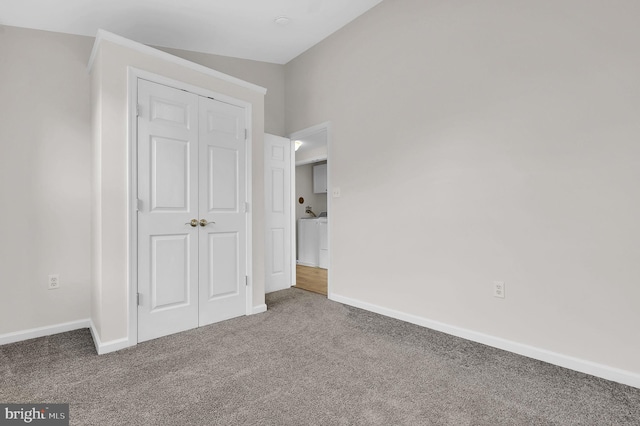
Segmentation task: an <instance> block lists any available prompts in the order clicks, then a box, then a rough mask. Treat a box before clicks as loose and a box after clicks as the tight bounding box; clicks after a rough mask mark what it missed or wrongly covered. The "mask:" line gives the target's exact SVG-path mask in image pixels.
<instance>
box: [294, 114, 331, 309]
mask: <svg viewBox="0 0 640 426" xmlns="http://www.w3.org/2000/svg"><path fill="white" fill-rule="evenodd" d="M331 127H332V126H331V122H330V121H325V122H323V123H320V124H316V125H315V126H311V127H307V128H305V129H302V130H298V131H297V132H293V133H290V134H289V139H291V143H292V144H295V142H294V141H295V140H296V139H303V138H305V137H307V136H310V135H313V134H316V133H318V132H321V131H322V130H326V132H327V155H326V157H325V156H321V157H318V158H313V159H310V160H307V161H301V162H300V163H296V161H295V149H292V151H293V153H292V155H293V161H292V162H291V169H292V175H291V182H292V185H291V201H292V203H291V204H292V206H293V207H292V209H293V210H292V216H291V218H292V220H291V222H292V229H291V243H292V244H293V245H292V248H293V250H291V256H292V258H293V259H292V262H291V276H292V280H291V283H292V284H291V285H292V286H294V285H296V250H295V248H296V246H297V240H296V219H295V217H296V216H295V205H296V204H295V203H296V192H295V191H296V188H295V177H296V166H299V165H303V164H308V163H314V162H318V161H324V160H327V212H328V213H329V215H330V216H331V217H330V218H329V220H328V223H327V226H328V232H329V236H328V237H327V247H328V249H329V262H328V263H329V265H328V270H327V298H328V299H331V298H332V297H333V292H332V290H331V281H332V279H331V278H332V271H333V268H332V267H331V256H332V250H331V229H332V223H333V206H332V202H331V199H332V198H333V197H332V196H331V194H332V191H331V188H332V186H331V166H330V165H331V133H332V132H331Z"/></svg>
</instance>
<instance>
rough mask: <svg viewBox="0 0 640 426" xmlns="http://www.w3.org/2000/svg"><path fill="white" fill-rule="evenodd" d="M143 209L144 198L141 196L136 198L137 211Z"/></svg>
mask: <svg viewBox="0 0 640 426" xmlns="http://www.w3.org/2000/svg"><path fill="white" fill-rule="evenodd" d="M140 210H142V200H141V199H140V198H137V199H136V211H140Z"/></svg>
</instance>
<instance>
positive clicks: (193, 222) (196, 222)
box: [185, 219, 198, 228]
mask: <svg viewBox="0 0 640 426" xmlns="http://www.w3.org/2000/svg"><path fill="white" fill-rule="evenodd" d="M185 225H191V226H193V227H194V228H195V227H196V226H198V219H191V222H187V223H185Z"/></svg>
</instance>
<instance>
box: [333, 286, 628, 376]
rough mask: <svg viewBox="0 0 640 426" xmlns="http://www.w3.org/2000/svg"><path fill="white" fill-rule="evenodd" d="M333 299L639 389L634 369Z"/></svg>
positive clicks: (335, 299) (354, 301) (348, 299)
mask: <svg viewBox="0 0 640 426" xmlns="http://www.w3.org/2000/svg"><path fill="white" fill-rule="evenodd" d="M329 299H330V300H333V301H335V302H339V303H342V304H345V305H349V306H354V307H356V308H360V309H364V310H366V311H371V312H375V313H377V314H380V315H384V316H387V317H391V318H395V319H399V320H402V321H406V322H409V323H412V324H416V325H420V326H423V327H427V328H430V329H433V330H437V331H441V332H443V333H447V334H451V335H453V336H457V337H462V338H463V339H467V340H471V341H473V342H477V343H482V344H484V345H487V346H492V347H494V348H498V349H502V350H505V351H509V352H513V353H516V354H519V355H523V356H526V357H529V358H533V359H537V360H539V361H544V362H548V363H550V364H554V365H558V366H560V367H564V368H568V369H570V370H574V371H579V372H581V373H585V374H590V375H592V376H596V377H600V378H603V379H606V380H611V381H614V382H618V383H622V384H625V385H628V386H633V387H635V388H640V374H637V373H633V372H631V371H626V370H621V369H618V368H614V367H609V366H607V365H604V364H598V363H595V362H591V361H587V360H584V359H580V358H574V357H571V356H567V355H562V354H559V353H556V352H551V351H548V350H546V349H541V348H537V347H534V346H529V345H525V344H522V343H517V342H513V341H511V340H506V339H502V338H500V337H495V336H491V335H488V334H484V333H479V332H477V331H473V330H468V329H465V328H461V327H457V326H453V325H449V324H445V323H442V322H439V321H434V320H430V319H428V318H423V317H419V316H417V315H412V314H407V313H405V312H400V311H396V310H393V309H388V308H385V307H382V306H378V305H374V304H371V303H367V302H363V301H360V300H357V299H352V298H349V297H344V296H340V295H337V294H335V293H330V294H329Z"/></svg>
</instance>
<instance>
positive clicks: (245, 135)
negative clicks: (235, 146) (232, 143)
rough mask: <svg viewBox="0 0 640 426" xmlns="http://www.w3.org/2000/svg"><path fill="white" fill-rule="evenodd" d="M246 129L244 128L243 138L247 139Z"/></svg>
mask: <svg viewBox="0 0 640 426" xmlns="http://www.w3.org/2000/svg"><path fill="white" fill-rule="evenodd" d="M247 133H248V132H247V129H244V140H245V141H246V140H247V139H249V137H248V136H247Z"/></svg>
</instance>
